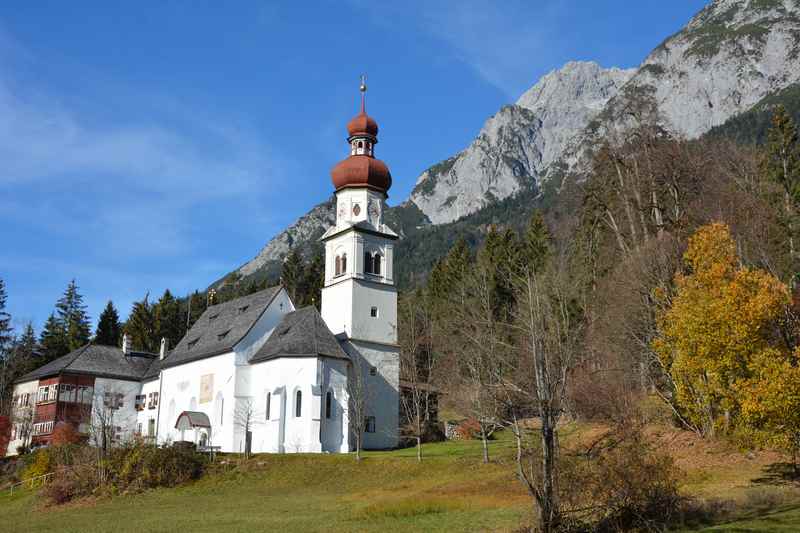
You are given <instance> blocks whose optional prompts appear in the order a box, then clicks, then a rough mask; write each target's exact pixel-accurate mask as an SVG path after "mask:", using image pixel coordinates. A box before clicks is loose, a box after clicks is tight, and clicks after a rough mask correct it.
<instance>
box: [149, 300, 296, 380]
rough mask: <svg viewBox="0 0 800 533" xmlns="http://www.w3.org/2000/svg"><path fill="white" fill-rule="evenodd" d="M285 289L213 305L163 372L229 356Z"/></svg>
mask: <svg viewBox="0 0 800 533" xmlns="http://www.w3.org/2000/svg"><path fill="white" fill-rule="evenodd" d="M280 289H281V287H280V286H277V287H270V288H269V289H265V290H263V291H259V292H256V293H253V294H250V295H249V296H243V297H241V298H236V299H235V300H230V301H228V302H225V303H222V304H218V305H212V306H211V307H209V308H208V309H206V311H205V312H204V313H203V314H202V315H201V316H200V318H198V319H197V322H195V323H194V325H193V326H192V329H190V330H189V331H188V333H186V335H184V337H183V338H182V339H181V341H180V342H179V343H178V345H177V346H175V349H174V350H172V351H171V352H170V353H169V355H167V357H166V358H165V359H164V360H163V361H161V368H168V367H171V366H176V365H181V364H183V363H188V362H190V361H196V360H198V359H203V358H205V357H212V356H214V355H220V354H223V353H228V352H230V351H232V350H233V347H234V346H236V344H238V343H239V341H240V340H242V339H243V338H244V336H245V335H247V333H248V332H249V331H250V329H252V327H253V326H254V325H255V323H256V322H257V321H258V319H259V318H260V317H261V315H262V314H263V313H264V311H265V310H266V309H267V307H269V304H270V303H272V300H274V299H275V296H276V295H277V294H278V292H279V291H280Z"/></svg>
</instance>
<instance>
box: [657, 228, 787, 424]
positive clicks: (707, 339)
mask: <svg viewBox="0 0 800 533" xmlns="http://www.w3.org/2000/svg"><path fill="white" fill-rule="evenodd" d="M684 262H685V266H686V272H685V273H679V274H677V275H676V277H675V289H676V291H675V296H674V297H673V298H672V301H671V302H669V303H670V305H668V306H667V307H666V310H665V311H664V312H663V313H661V315H660V316H659V317H658V327H659V335H658V337H657V338H656V339H655V340H654V341H653V348H654V350H655V352H656V353H657V354H658V356H659V359H660V360H661V363H662V365H663V367H664V369H665V370H666V371H667V372H668V373H669V377H670V378H671V382H672V383H673V384H674V391H673V392H674V396H673V401H674V402H675V404H676V405H677V407H678V408H679V409H680V410H681V412H682V413H683V415H684V416H685V418H686V419H687V420H688V421H690V423H691V424H692V425H693V426H694V427H695V428H696V429H697V430H698V431H699V432H701V433H702V434H704V435H710V436H713V435H714V433H715V432H716V431H717V430H719V429H723V430H726V429H727V428H728V427H729V426H730V424H731V423H732V416H734V415H735V414H736V413H738V411H739V408H740V405H739V404H740V400H741V398H740V395H739V394H738V393H737V391H738V390H739V389H740V388H741V387H744V384H745V383H747V381H748V380H749V379H750V377H751V376H752V375H753V373H754V365H755V364H756V362H757V361H763V360H768V359H770V358H776V357H778V358H781V357H783V356H784V352H785V351H786V350H785V348H781V347H780V343H778V342H776V341H775V336H774V325H775V323H776V322H777V320H779V318H780V317H781V315H782V312H783V310H784V309H785V307H786V305H787V304H788V303H789V291H788V288H787V287H786V285H784V284H783V283H782V282H781V281H780V280H778V279H777V278H775V277H774V276H772V275H770V274H769V273H767V272H764V271H761V270H757V269H751V268H747V267H744V266H740V265H739V260H738V257H737V254H736V243H735V242H734V240H733V238H732V237H731V234H730V231H729V229H728V227H727V226H726V225H725V224H721V223H714V224H709V225H706V226H703V227H701V228H700V229H698V230H697V232H696V233H695V234H694V235H692V237H691V238H690V239H689V245H688V248H687V250H686V253H685V254H684ZM782 350H783V351H782Z"/></svg>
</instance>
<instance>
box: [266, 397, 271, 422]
mask: <svg viewBox="0 0 800 533" xmlns="http://www.w3.org/2000/svg"><path fill="white" fill-rule="evenodd" d="M271 403H272V393H271V392H268V393H267V408H266V409H265V412H266V414H267V420H269V411H270V407H272V406H271V405H270V404H271Z"/></svg>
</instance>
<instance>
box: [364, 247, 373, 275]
mask: <svg viewBox="0 0 800 533" xmlns="http://www.w3.org/2000/svg"><path fill="white" fill-rule="evenodd" d="M372 268H373V264H372V254H371V253H369V252H364V272H366V273H367V274H372Z"/></svg>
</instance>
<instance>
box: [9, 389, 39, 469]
mask: <svg viewBox="0 0 800 533" xmlns="http://www.w3.org/2000/svg"><path fill="white" fill-rule="evenodd" d="M38 390H39V381H38V380H34V381H27V382H25V383H17V384H16V385H14V393H13V396H19V395H22V394H27V395H28V405H27V406H22V407H18V406H17V405H16V404H15V405H14V406H13V407H12V411H11V413H12V416H11V424H12V426H16V428H15V429H14V431H13V434H14V438H13V439H12V440H10V441H9V442H8V448H7V450H6V455H7V456H11V455H17V447H19V446H27V445H28V444H30V435H28V438H27V439H25V440H23V439H21V438H19V433H24V431H20V430H21V429H23V428H22V427H21V426H22V425H25V423H24V422H23V420H26V419H27V418H29V417H31V415H32V413H33V412H34V411H33V410H34V409H35V408H36V392H37V391H38ZM31 423H32V418H31V419H30V421H29V422H27V424H28V425H30V424H31Z"/></svg>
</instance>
